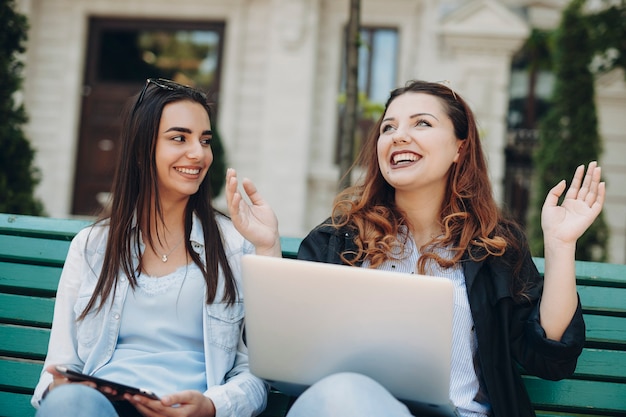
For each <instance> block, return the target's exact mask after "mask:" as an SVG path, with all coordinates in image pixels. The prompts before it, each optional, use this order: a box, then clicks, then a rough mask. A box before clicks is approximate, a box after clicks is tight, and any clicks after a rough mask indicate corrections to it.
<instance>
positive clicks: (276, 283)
mask: <svg viewBox="0 0 626 417" xmlns="http://www.w3.org/2000/svg"><path fill="white" fill-rule="evenodd" d="M242 268H243V271H242V272H243V293H244V307H245V310H246V341H247V345H248V353H249V361H250V369H251V371H252V373H254V374H255V375H257V376H258V377H260V378H263V379H264V380H266V381H267V382H269V383H270V384H271V385H273V386H274V387H275V388H277V389H278V390H280V391H282V392H284V393H287V394H290V395H299V394H300V393H302V392H303V391H304V390H305V389H306V388H307V387H309V386H310V385H312V384H313V383H315V382H316V381H318V380H320V379H321V378H323V377H325V376H327V375H331V374H333V373H337V372H344V371H345V372H359V373H362V374H365V375H367V376H370V377H372V378H373V379H375V380H376V381H378V382H379V383H381V384H382V385H383V386H385V387H386V388H387V389H388V390H389V391H390V392H391V393H392V394H393V395H394V396H395V397H396V398H398V399H400V400H401V401H403V402H404V403H406V404H407V405H408V406H409V408H411V410H413V411H415V412H419V413H420V415H434V416H454V415H457V414H456V413H455V411H454V407H453V406H452V404H451V402H450V400H449V385H450V353H451V343H452V310H453V306H454V300H453V297H454V294H453V291H454V290H453V285H452V283H451V282H450V281H449V280H447V279H445V278H436V277H430V276H423V275H409V274H402V273H398V272H385V271H380V270H372V269H366V268H358V267H349V266H342V265H331V264H325V263H317V262H308V261H301V260H294V259H283V258H272V257H265V256H257V255H244V256H243V259H242Z"/></svg>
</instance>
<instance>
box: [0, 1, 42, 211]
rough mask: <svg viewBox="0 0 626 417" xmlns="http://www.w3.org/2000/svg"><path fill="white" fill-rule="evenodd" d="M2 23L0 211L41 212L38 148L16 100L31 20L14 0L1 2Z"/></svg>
mask: <svg viewBox="0 0 626 417" xmlns="http://www.w3.org/2000/svg"><path fill="white" fill-rule="evenodd" d="M0 26H1V27H2V30H1V31H0V120H1V121H2V123H0V149H2V151H1V152H0V212H4V213H15V214H31V215H41V214H43V205H42V203H41V202H40V201H39V200H38V199H36V198H35V197H34V194H33V193H34V189H35V186H36V185H37V183H38V182H39V172H38V171H37V169H35V168H34V166H33V159H34V157H35V151H34V150H33V148H32V147H31V145H30V143H29V141H28V140H27V139H26V136H25V135H24V132H23V131H22V126H23V125H24V124H25V123H26V121H27V120H28V118H27V116H26V111H25V109H24V106H23V104H18V103H16V100H15V93H16V92H17V91H19V90H20V87H21V84H22V68H23V64H22V63H21V62H20V60H19V59H18V54H22V53H24V51H25V47H24V43H25V41H26V31H27V30H28V22H27V20H26V17H25V16H24V15H22V14H19V13H17V12H16V11H15V2H14V0H4V1H2V2H0Z"/></svg>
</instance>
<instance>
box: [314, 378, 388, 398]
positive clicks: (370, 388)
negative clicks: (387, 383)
mask: <svg viewBox="0 0 626 417" xmlns="http://www.w3.org/2000/svg"><path fill="white" fill-rule="evenodd" d="M309 391H312V392H319V393H320V394H321V395H324V396H328V395H337V396H338V397H339V398H350V397H361V396H362V395H363V394H364V393H369V394H372V393H379V394H381V395H385V394H388V393H387V390H385V388H384V387H383V386H382V385H380V384H379V383H378V382H376V381H375V380H373V379H372V378H370V377H368V376H365V375H363V374H359V373H355V372H341V373H337V374H333V375H329V376H327V377H325V378H322V379H321V380H319V381H318V382H316V383H315V384H314V385H313V386H312V387H311V388H309Z"/></svg>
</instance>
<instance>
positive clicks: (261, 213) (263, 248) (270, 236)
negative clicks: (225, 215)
mask: <svg viewBox="0 0 626 417" xmlns="http://www.w3.org/2000/svg"><path fill="white" fill-rule="evenodd" d="M237 183H238V182H237V172H236V171H235V170H234V169H233V168H228V170H227V171H226V202H227V204H228V212H229V214H230V218H231V220H232V222H233V224H234V225H235V227H236V228H237V230H238V231H239V233H241V234H242V235H243V237H244V238H246V239H247V240H249V241H250V242H251V243H252V244H253V245H254V246H255V248H256V253H257V254H259V255H271V256H281V249H280V235H279V233H278V219H277V218H276V214H275V213H274V211H273V210H272V208H271V207H270V206H269V204H267V202H266V201H265V200H264V199H263V197H261V194H259V192H258V191H257V189H256V187H255V186H254V184H253V183H252V181H250V180H249V179H247V178H244V179H243V180H242V182H241V183H242V186H243V190H244V191H245V193H246V194H247V196H248V198H249V199H250V202H251V204H248V203H246V202H245V201H244V199H243V197H242V195H241V193H240V192H239V191H238V190H237Z"/></svg>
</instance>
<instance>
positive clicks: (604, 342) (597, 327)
mask: <svg viewBox="0 0 626 417" xmlns="http://www.w3.org/2000/svg"><path fill="white" fill-rule="evenodd" d="M584 317H585V325H586V326H587V344H588V345H592V346H593V347H603V346H607V347H611V348H612V349H615V348H617V349H623V350H624V349H626V319H625V318H623V317H610V316H597V315H593V314H585V315H584Z"/></svg>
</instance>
